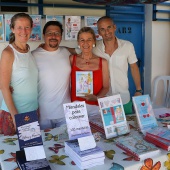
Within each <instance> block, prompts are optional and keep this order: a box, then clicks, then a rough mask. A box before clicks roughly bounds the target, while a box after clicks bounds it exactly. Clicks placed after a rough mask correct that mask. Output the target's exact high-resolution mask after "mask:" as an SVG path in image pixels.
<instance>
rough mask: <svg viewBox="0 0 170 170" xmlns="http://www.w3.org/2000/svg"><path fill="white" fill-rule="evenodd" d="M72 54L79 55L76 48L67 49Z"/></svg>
mask: <svg viewBox="0 0 170 170" xmlns="http://www.w3.org/2000/svg"><path fill="white" fill-rule="evenodd" d="M65 48H67V50H68V51H69V52H70V53H71V54H77V53H76V50H75V48H69V47H65Z"/></svg>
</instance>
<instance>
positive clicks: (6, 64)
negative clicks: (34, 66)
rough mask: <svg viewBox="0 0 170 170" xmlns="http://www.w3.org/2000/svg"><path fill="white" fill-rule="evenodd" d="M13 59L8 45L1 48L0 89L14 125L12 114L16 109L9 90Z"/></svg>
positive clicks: (15, 112)
mask: <svg viewBox="0 0 170 170" xmlns="http://www.w3.org/2000/svg"><path fill="white" fill-rule="evenodd" d="M13 61H14V54H13V51H12V49H11V48H10V47H7V48H6V49H4V50H3V52H2V56H1V60H0V80H1V82H0V87H1V91H2V95H3V98H4V100H5V103H6V105H7V107H8V109H9V112H10V114H11V116H12V119H13V122H14V126H15V118H14V115H15V114H17V113H18V112H17V109H16V107H15V105H14V102H13V99H12V95H11V91H10V88H9V87H10V82H11V74H12V65H13Z"/></svg>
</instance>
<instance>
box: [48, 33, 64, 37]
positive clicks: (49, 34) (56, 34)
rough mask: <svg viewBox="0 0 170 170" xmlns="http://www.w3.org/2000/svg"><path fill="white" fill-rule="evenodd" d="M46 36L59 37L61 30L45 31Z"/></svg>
mask: <svg viewBox="0 0 170 170" xmlns="http://www.w3.org/2000/svg"><path fill="white" fill-rule="evenodd" d="M45 34H46V35H47V36H48V37H51V36H53V35H54V36H57V37H59V36H61V32H46V33H45Z"/></svg>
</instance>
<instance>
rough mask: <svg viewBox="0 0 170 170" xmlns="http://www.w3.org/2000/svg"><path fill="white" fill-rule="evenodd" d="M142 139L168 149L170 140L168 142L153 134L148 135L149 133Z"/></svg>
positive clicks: (169, 148) (169, 149)
mask: <svg viewBox="0 0 170 170" xmlns="http://www.w3.org/2000/svg"><path fill="white" fill-rule="evenodd" d="M144 139H145V140H146V141H148V142H150V143H153V144H154V145H156V146H158V147H160V148H162V149H164V150H167V151H170V142H168V141H167V140H163V139H160V138H157V137H154V136H149V135H146V136H145V137H144Z"/></svg>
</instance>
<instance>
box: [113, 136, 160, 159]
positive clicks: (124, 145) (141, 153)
mask: <svg viewBox="0 0 170 170" xmlns="http://www.w3.org/2000/svg"><path fill="white" fill-rule="evenodd" d="M115 143H116V146H118V147H119V148H121V149H122V150H124V151H125V152H127V153H129V154H131V155H133V156H134V157H135V158H136V160H144V159H146V158H148V157H152V156H154V155H156V154H158V153H160V150H159V149H158V148H157V147H156V146H154V145H153V144H151V143H149V142H146V141H145V140H144V139H143V137H142V135H141V134H138V133H135V134H130V135H128V136H122V137H118V138H116V139H115Z"/></svg>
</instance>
